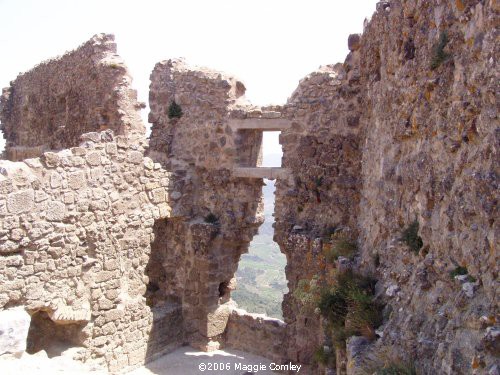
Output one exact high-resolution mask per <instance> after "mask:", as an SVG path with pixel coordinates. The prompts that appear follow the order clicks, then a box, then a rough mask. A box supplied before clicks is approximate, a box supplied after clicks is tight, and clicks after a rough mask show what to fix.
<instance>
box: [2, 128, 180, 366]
mask: <svg viewBox="0 0 500 375" xmlns="http://www.w3.org/2000/svg"><path fill="white" fill-rule="evenodd" d="M84 141H85V142H84V143H83V144H82V145H81V146H80V147H73V148H71V149H68V150H64V151H61V152H58V153H53V152H46V153H44V154H43V155H42V156H41V157H40V158H36V159H27V160H25V161H24V162H10V161H0V170H1V171H2V173H1V174H0V190H1V193H2V194H1V198H0V307H1V308H2V309H8V308H11V307H15V306H23V307H24V308H25V309H26V310H27V311H28V312H29V313H30V315H32V323H31V324H32V328H33V329H32V330H31V332H32V336H30V335H29V336H28V348H30V346H33V345H35V346H36V345H38V347H37V349H41V348H43V349H47V346H48V345H50V343H53V341H54V339H60V340H61V339H64V337H66V338H67V339H68V340H67V343H71V344H78V345H81V346H84V347H85V349H83V350H82V351H81V352H80V357H81V358H82V359H84V360H88V359H96V360H98V361H99V362H101V363H103V364H106V365H108V366H109V369H110V370H117V369H120V368H124V367H128V366H135V365H138V364H143V363H144V361H145V359H146V358H149V357H150V356H151V355H152V354H154V353H152V352H151V350H150V348H149V345H150V334H151V331H152V329H153V328H152V325H153V313H152V311H151V309H150V308H149V307H148V306H147V305H146V299H145V294H146V286H147V283H148V278H147V277H146V275H145V268H146V266H147V264H148V261H149V255H150V250H151V247H150V243H151V242H152V241H154V233H153V227H154V225H155V221H158V220H164V218H166V217H167V216H168V215H169V206H168V203H167V197H168V195H167V187H168V185H169V181H170V179H169V173H167V172H165V171H164V170H162V169H161V168H160V165H159V164H155V163H154V162H153V161H152V160H151V159H149V158H145V157H144V151H145V147H147V142H146V140H144V139H137V138H135V139H133V138H126V137H124V136H117V137H113V135H112V134H111V133H110V132H102V133H89V134H86V135H85V136H84ZM47 316H48V317H49V318H50V320H48V319H47ZM170 322H171V324H172V327H171V329H170V330H169V332H171V333H172V335H171V336H170V337H169V339H170V340H169V341H170V343H176V340H178V341H180V342H182V332H179V335H181V336H180V337H176V336H175V335H176V334H177V333H178V329H177V328H176V321H175V320H173V319H171V320H170ZM49 323H50V324H49ZM69 332H70V333H71V337H69V336H68V333H69ZM164 340H165V339H164ZM63 341H64V340H63ZM167 341H168V340H167ZM177 345H179V344H177Z"/></svg>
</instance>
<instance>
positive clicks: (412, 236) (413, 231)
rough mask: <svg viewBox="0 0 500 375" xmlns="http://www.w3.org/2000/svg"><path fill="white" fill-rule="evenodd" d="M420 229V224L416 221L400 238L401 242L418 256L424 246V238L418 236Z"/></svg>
mask: <svg viewBox="0 0 500 375" xmlns="http://www.w3.org/2000/svg"><path fill="white" fill-rule="evenodd" d="M418 229H419V224H418V221H417V220H415V221H414V222H412V223H411V224H410V225H409V226H408V227H407V228H405V229H404V230H403V232H402V233H401V238H400V240H401V241H403V242H404V243H405V244H406V245H407V246H408V247H409V248H410V250H411V251H413V252H414V253H415V254H418V253H419V251H420V249H421V248H422V246H424V242H423V241H422V237H420V236H419V235H418Z"/></svg>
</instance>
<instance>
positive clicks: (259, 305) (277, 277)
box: [231, 132, 288, 319]
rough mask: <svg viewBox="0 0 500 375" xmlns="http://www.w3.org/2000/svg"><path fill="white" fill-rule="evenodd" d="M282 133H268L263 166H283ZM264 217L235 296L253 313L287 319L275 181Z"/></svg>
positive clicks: (243, 260)
mask: <svg viewBox="0 0 500 375" xmlns="http://www.w3.org/2000/svg"><path fill="white" fill-rule="evenodd" d="M279 133H280V132H264V138H263V162H262V166H263V167H281V156H282V151H281V145H280V144H279ZM264 183H265V186H264V187H263V189H262V190H263V195H264V218H265V221H264V223H263V224H262V225H261V227H260V228H259V233H258V234H257V235H255V236H254V238H253V240H252V242H251V243H250V246H249V249H248V254H243V255H242V256H241V259H240V262H239V264H238V271H237V272H236V280H237V282H238V285H237V289H236V290H235V291H233V292H232V293H231V296H232V298H233V299H234V300H235V301H236V302H237V303H238V306H239V307H240V308H242V309H245V310H247V311H248V312H250V313H264V314H266V315H268V316H270V317H273V318H279V319H283V312H282V309H281V303H282V302H283V295H284V294H285V293H287V292H288V288H287V282H286V277H285V266H286V257H285V255H284V254H282V253H281V252H280V248H279V246H278V244H277V243H276V242H274V241H273V236H274V228H273V223H274V216H273V213H274V199H275V198H274V191H275V185H274V183H275V181H271V180H267V179H265V180H264Z"/></svg>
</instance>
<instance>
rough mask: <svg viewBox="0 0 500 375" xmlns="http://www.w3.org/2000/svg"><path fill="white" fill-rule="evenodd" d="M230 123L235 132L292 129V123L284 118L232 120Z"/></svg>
mask: <svg viewBox="0 0 500 375" xmlns="http://www.w3.org/2000/svg"><path fill="white" fill-rule="evenodd" d="M228 123H229V126H230V127H231V128H233V129H234V130H245V129H247V130H262V131H281V130H286V129H290V128H291V127H292V122H291V121H290V120H287V119H284V118H262V117H259V118H245V119H230V120H229V121H228Z"/></svg>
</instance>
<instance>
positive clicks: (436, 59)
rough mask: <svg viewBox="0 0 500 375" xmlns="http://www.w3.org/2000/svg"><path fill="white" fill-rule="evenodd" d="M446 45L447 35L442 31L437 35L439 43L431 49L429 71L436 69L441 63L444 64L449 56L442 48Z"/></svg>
mask: <svg viewBox="0 0 500 375" xmlns="http://www.w3.org/2000/svg"><path fill="white" fill-rule="evenodd" d="M447 44H448V33H447V32H446V31H443V32H442V33H441V34H440V35H439V41H438V42H437V44H436V45H434V47H433V49H432V50H433V55H432V59H431V69H432V70H434V69H436V68H438V67H439V66H440V65H441V64H442V63H443V62H445V61H446V60H447V59H448V58H449V57H450V54H448V53H446V52H445V51H444V48H445V47H446V45H447Z"/></svg>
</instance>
